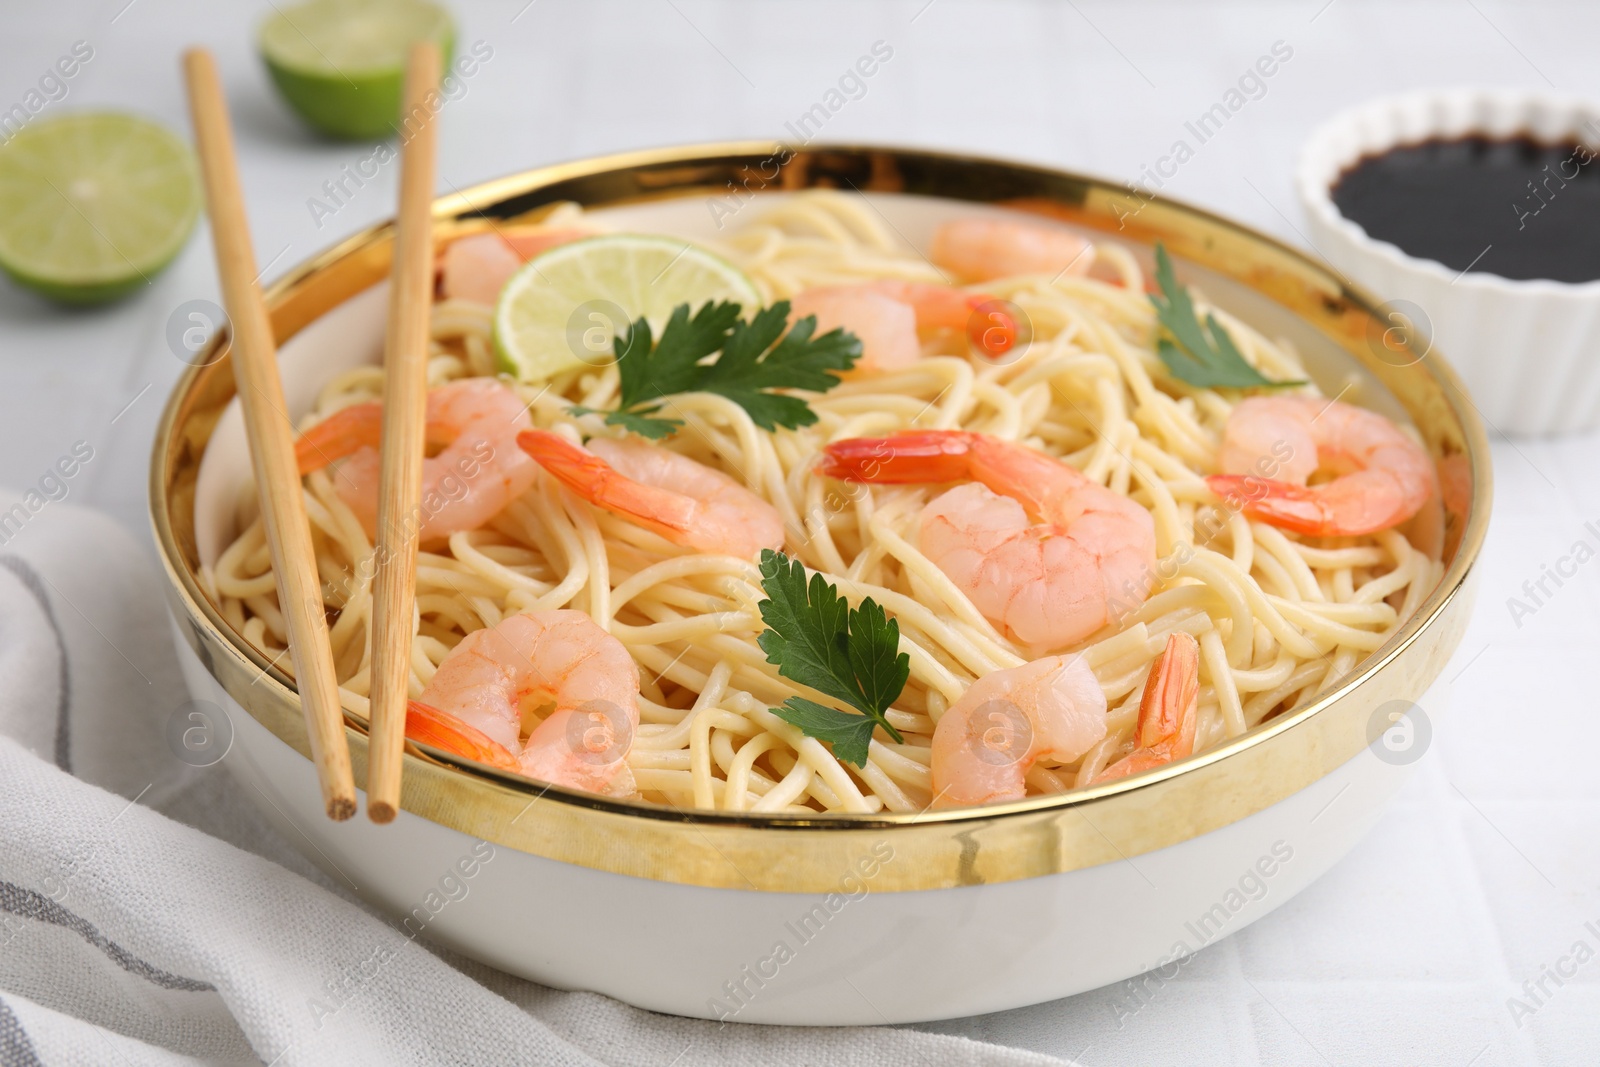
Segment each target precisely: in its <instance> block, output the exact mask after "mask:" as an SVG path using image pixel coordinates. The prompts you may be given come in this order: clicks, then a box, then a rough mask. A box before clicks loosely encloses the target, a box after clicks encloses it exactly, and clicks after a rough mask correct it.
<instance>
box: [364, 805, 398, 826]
mask: <svg viewBox="0 0 1600 1067" xmlns="http://www.w3.org/2000/svg"><path fill="white" fill-rule="evenodd" d="M395 814H396V812H395V807H394V805H393V804H391V803H389V802H388V801H387V800H370V799H369V800H368V801H367V818H369V819H371V820H372V821H373V822H375V823H387V822H394V817H395Z"/></svg>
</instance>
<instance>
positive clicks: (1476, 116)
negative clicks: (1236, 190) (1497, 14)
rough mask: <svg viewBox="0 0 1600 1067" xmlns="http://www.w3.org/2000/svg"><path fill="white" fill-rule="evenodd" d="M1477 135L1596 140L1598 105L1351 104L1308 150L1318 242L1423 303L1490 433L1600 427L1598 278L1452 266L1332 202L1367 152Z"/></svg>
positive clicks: (1495, 99) (1400, 100)
mask: <svg viewBox="0 0 1600 1067" xmlns="http://www.w3.org/2000/svg"><path fill="white" fill-rule="evenodd" d="M1475 133H1481V134H1485V135H1488V136H1510V135H1514V134H1518V133H1528V134H1531V135H1533V136H1534V137H1536V138H1538V139H1540V140H1545V141H1557V140H1561V139H1565V138H1569V137H1570V138H1573V139H1574V140H1576V141H1578V142H1579V143H1583V144H1586V145H1589V146H1600V106H1597V105H1595V104H1593V103H1589V102H1586V101H1583V100H1581V99H1577V98H1572V97H1565V96H1561V95H1558V94H1554V93H1538V92H1528V91H1520V90H1469V89H1463V90H1455V91H1448V92H1429V93H1417V94H1412V95H1408V96H1399V97H1389V98H1384V99H1381V100H1376V101H1373V102H1371V103H1368V104H1365V105H1362V106H1360V107H1357V108H1354V109H1352V110H1349V111H1345V112H1343V113H1341V114H1339V115H1337V116H1335V117H1334V118H1333V119H1331V120H1330V121H1329V122H1327V123H1326V124H1324V125H1323V126H1321V127H1320V128H1319V129H1318V130H1317V131H1316V132H1315V133H1313V134H1312V136H1311V138H1310V139H1309V140H1308V141H1307V142H1306V144H1305V146H1304V148H1302V150H1301V155H1300V162H1299V168H1298V171H1297V174H1296V186H1297V188H1298V191H1299V195H1300V201H1301V204H1302V206H1303V207H1304V209H1305V213H1306V217H1307V222H1308V224H1309V226H1310V238H1311V242H1312V244H1313V246H1314V247H1315V248H1316V249H1317V251H1319V252H1320V253H1321V254H1322V255H1323V256H1324V257H1326V258H1327V259H1328V261H1329V262H1331V263H1332V264H1333V265H1334V266H1335V267H1337V268H1338V269H1339V270H1340V271H1342V272H1344V274H1345V275H1347V276H1348V277H1349V278H1351V279H1353V280H1354V281H1356V282H1358V283H1359V284H1361V285H1362V286H1364V287H1365V288H1366V289H1368V290H1369V291H1371V292H1373V293H1375V294H1376V295H1377V296H1378V298H1379V299H1380V300H1384V301H1389V302H1400V301H1406V302H1409V303H1410V304H1413V305H1415V306H1416V308H1420V309H1421V311H1422V313H1423V315H1424V316H1425V317H1426V320H1427V322H1426V323H1425V325H1426V326H1427V327H1428V329H1429V331H1430V333H1431V336H1432V338H1433V341H1434V344H1435V345H1436V346H1437V348H1438V349H1439V351H1441V352H1443V353H1444V354H1445V356H1446V357H1447V358H1448V359H1449V361H1450V362H1451V364H1452V365H1453V366H1454V367H1455V368H1456V369H1457V370H1458V371H1459V372H1460V374H1461V376H1462V378H1463V379H1465V381H1466V383H1467V386H1468V389H1469V390H1470V392H1471V395H1472V399H1473V402H1474V403H1475V404H1476V405H1477V407H1478V410H1479V413H1480V414H1481V415H1482V416H1483V418H1484V421H1485V422H1487V423H1489V424H1490V426H1491V427H1492V428H1493V429H1495V430H1498V431H1501V432H1502V433H1514V434H1526V435H1539V434H1561V433H1574V432H1578V431H1582V430H1590V429H1594V428H1596V427H1600V359H1597V358H1596V357H1597V356H1600V282H1586V283H1583V284H1569V283H1565V282H1555V281H1515V280H1511V279H1506V278H1501V277H1499V276H1497V275H1492V274H1484V273H1476V272H1471V271H1468V272H1457V271H1454V270H1450V269H1449V268H1447V267H1445V266H1444V265H1443V264H1440V263H1436V262H1433V261H1431V260H1424V259H1417V258H1413V257H1412V256H1409V255H1407V254H1406V253H1405V252H1403V251H1401V250H1400V249H1399V248H1398V247H1396V246H1395V245H1393V244H1391V243H1389V242H1387V241H1379V240H1376V239H1374V238H1372V237H1370V236H1369V235H1368V234H1367V233H1366V231H1365V230H1363V229H1362V228H1361V227H1360V226H1358V225H1356V224H1355V223H1354V222H1352V221H1350V220H1349V219H1347V218H1345V217H1344V216H1343V215H1341V214H1340V213H1339V211H1338V209H1337V208H1336V207H1335V206H1334V203H1333V200H1332V197H1331V195H1330V192H1329V191H1330V189H1331V188H1332V186H1333V184H1334V182H1336V181H1337V180H1338V177H1339V175H1340V173H1341V172H1342V171H1344V170H1345V169H1346V168H1347V167H1349V166H1350V165H1351V164H1353V163H1355V162H1356V161H1357V160H1359V159H1360V158H1361V157H1362V156H1365V155H1371V154H1375V153H1378V152H1382V151H1384V150H1385V149H1388V148H1392V147H1394V146H1396V145H1400V144H1408V143H1414V142H1417V141H1422V140H1427V139H1429V138H1432V137H1444V138H1449V137H1462V136H1467V135H1470V134H1475ZM1507 207H1508V209H1509V208H1510V207H1511V205H1510V204H1509V203H1508V205H1507ZM1404 310H1405V312H1406V313H1407V314H1410V313H1412V309H1409V308H1407V309H1404ZM1396 321H1399V320H1396Z"/></svg>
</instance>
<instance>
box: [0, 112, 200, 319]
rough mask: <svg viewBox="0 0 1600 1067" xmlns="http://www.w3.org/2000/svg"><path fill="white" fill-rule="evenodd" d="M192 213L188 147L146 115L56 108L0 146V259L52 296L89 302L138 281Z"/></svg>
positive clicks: (173, 244) (181, 238)
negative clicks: (50, 116)
mask: <svg viewBox="0 0 1600 1067" xmlns="http://www.w3.org/2000/svg"><path fill="white" fill-rule="evenodd" d="M199 214H200V176H199V172H198V171H197V170H196V168H195V161H194V154H193V153H192V152H190V151H189V146H188V145H187V144H185V143H184V142H183V140H182V139H181V138H180V137H178V136H177V135H176V134H174V133H173V132H171V131H170V130H168V129H166V128H165V127H162V126H157V125H156V124H155V123H153V122H149V121H147V120H145V119H141V118H137V117H135V116H133V115H125V114H119V113H116V112H90V113H81V114H74V115H63V116H61V117H60V118H53V119H44V120H42V121H40V122H36V123H31V124H29V125H28V126H25V127H23V129H22V130H21V131H19V132H18V133H17V135H16V136H15V137H13V138H11V140H9V141H7V142H6V143H5V144H4V145H0V268H4V270H5V272H6V273H7V274H9V275H10V276H11V277H12V278H14V279H16V281H17V282H19V283H20V284H22V285H25V286H27V287H28V288H30V289H34V290H37V291H38V292H40V293H43V294H44V295H45V296H48V297H50V298H51V299H53V300H59V301H61V302H62V303H66V304H98V303H101V302H103V301H107V300H115V299H116V298H117V297H120V296H124V295H126V294H127V293H129V292H132V291H133V290H134V289H137V288H138V287H139V286H141V285H144V284H146V283H147V282H149V281H150V279H152V278H153V277H155V275H156V274H157V273H159V272H160V270H161V269H162V268H163V267H165V266H166V265H167V264H168V263H170V262H172V259H173V257H174V256H176V255H177V254H178V252H179V251H180V250H181V249H182V248H183V245H184V242H185V241H187V240H188V239H189V233H190V231H192V230H193V229H194V220H195V218H196V216H198V215H199Z"/></svg>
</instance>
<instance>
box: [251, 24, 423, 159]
mask: <svg viewBox="0 0 1600 1067" xmlns="http://www.w3.org/2000/svg"><path fill="white" fill-rule="evenodd" d="M426 40H431V41H434V42H436V43H437V44H438V45H439V52H440V55H441V56H442V57H443V60H444V64H445V67H446V69H448V68H449V65H450V49H451V46H452V45H453V44H454V43H455V26H454V25H453V24H452V23H451V21H450V16H449V14H448V13H447V12H446V11H445V10H444V9H443V8H441V7H438V6H437V5H435V4H430V3H426V2H425V0H311V2H310V3H305V4H297V5H295V6H294V7H280V8H278V9H277V13H276V14H275V15H273V16H272V17H271V18H269V19H267V21H266V22H264V23H262V24H261V32H260V36H259V39H258V44H259V45H260V48H261V59H262V61H263V62H264V63H266V65H267V72H268V73H269V74H271V75H272V81H273V83H274V84H276V85H277V87H278V91H279V92H280V93H282V94H283V98H284V99H285V100H286V101H288V103H289V106H290V107H291V108H293V109H294V110H295V113H296V114H298V115H299V116H300V117H301V118H303V119H305V120H306V122H308V123H310V124H311V125H312V126H314V127H315V128H317V129H318V130H321V131H322V132H323V133H326V134H328V135H330V136H333V137H345V138H351V139H365V138H371V137H387V136H389V135H390V134H391V133H393V132H394V128H395V127H396V126H397V125H400V91H401V85H402V83H403V82H404V80H405V68H406V53H407V51H408V50H409V49H410V47H411V45H412V43H413V42H415V41H426Z"/></svg>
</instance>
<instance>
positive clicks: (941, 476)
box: [820, 430, 974, 485]
mask: <svg viewBox="0 0 1600 1067" xmlns="http://www.w3.org/2000/svg"><path fill="white" fill-rule="evenodd" d="M973 439H974V435H973V434H970V433H967V432H965V431H961V430H910V431H906V432H904V433H896V434H890V435H889V436H887V437H852V438H849V439H848V440H844V441H835V442H833V443H832V444H830V445H828V446H827V447H825V448H824V449H823V450H822V465H821V468H820V469H821V472H822V474H823V475H824V476H826V477H829V478H837V479H839V480H840V481H846V482H880V483H884V484H890V485H916V484H926V483H930V482H955V481H962V480H964V479H966V478H970V477H972V459H971V454H972V446H973Z"/></svg>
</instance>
